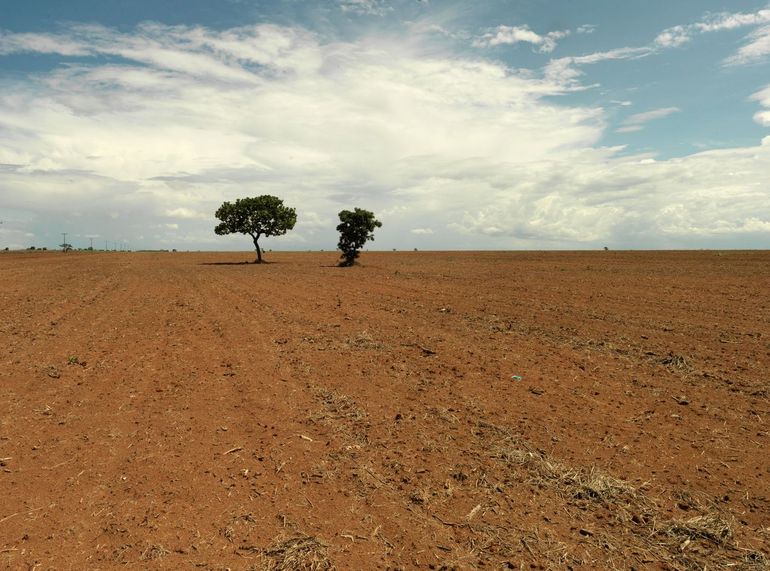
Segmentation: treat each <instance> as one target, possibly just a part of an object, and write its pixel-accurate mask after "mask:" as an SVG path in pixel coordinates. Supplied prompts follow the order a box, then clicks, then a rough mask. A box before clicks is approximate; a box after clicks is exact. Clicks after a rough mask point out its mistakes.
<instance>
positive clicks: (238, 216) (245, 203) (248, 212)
mask: <svg viewBox="0 0 770 571" xmlns="http://www.w3.org/2000/svg"><path fill="white" fill-rule="evenodd" d="M215 216H216V217H217V218H218V219H219V220H221V222H220V223H219V224H217V225H216V227H215V228H214V232H215V233H216V234H218V235H220V236H222V235H225V234H235V233H240V234H248V235H249V236H251V238H252V240H254V248H255V249H256V250H257V260H256V261H257V263H262V250H261V249H260V248H259V243H258V240H259V239H260V238H261V237H262V236H265V237H270V236H282V235H283V234H286V232H287V231H289V230H291V229H292V228H294V225H295V224H296V223H297V212H296V210H294V208H289V207H288V206H284V205H283V200H281V199H280V198H277V197H275V196H270V195H268V194H265V195H262V196H256V197H254V198H238V199H237V200H236V201H235V203H234V204H233V203H230V202H225V203H223V204H222V206H220V207H219V209H218V210H217V211H216V213H215Z"/></svg>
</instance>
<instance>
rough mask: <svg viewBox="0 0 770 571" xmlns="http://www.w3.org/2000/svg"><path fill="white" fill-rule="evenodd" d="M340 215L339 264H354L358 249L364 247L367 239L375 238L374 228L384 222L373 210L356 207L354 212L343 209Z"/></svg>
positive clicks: (338, 230) (338, 229)
mask: <svg viewBox="0 0 770 571" xmlns="http://www.w3.org/2000/svg"><path fill="white" fill-rule="evenodd" d="M339 216H340V223H339V225H338V226H337V232H339V233H340V241H339V243H338V244H337V248H339V249H340V251H341V252H342V258H341V259H340V263H339V265H340V266H342V267H347V266H352V265H353V264H355V262H356V258H358V251H359V250H360V249H361V248H363V247H364V244H365V243H366V242H367V240H374V229H375V228H380V227H382V222H380V221H379V220H377V219H376V218H375V217H374V213H373V212H369V211H368V210H364V209H362V208H356V209H354V210H353V211H352V212H351V211H350V210H343V211H342V212H340V214H339Z"/></svg>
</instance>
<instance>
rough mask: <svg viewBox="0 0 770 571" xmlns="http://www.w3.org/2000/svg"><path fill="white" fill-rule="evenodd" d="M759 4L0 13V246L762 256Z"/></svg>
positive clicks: (555, 0) (15, 7)
mask: <svg viewBox="0 0 770 571" xmlns="http://www.w3.org/2000/svg"><path fill="white" fill-rule="evenodd" d="M768 181H770V4H769V3H768V2H767V0H729V1H726V0H719V1H717V0H676V1H675V2H672V1H671V0H666V1H661V0H644V1H642V0H625V1H623V2H618V1H616V0H581V1H579V2H576V1H574V0H485V1H484V2H466V1H461V2H453V1H450V0H444V1H440V0H318V1H315V2H312V1H300V0H273V1H269V2H268V1H259V0H162V1H158V0H152V1H149V0H68V1H67V2H62V1H60V0H0V220H1V221H2V223H1V224H0V248H5V247H9V248H11V249H17V248H26V247H29V246H33V245H34V246H37V247H44V246H45V247H48V248H52V247H56V246H57V245H59V244H61V242H62V233H64V232H66V233H67V242H69V243H70V244H72V245H73V246H74V247H76V248H78V247H80V248H84V247H88V246H90V244H91V243H93V245H94V248H104V247H105V246H107V247H110V248H114V247H116V246H119V247H123V248H130V249H172V248H175V249H179V250H247V249H251V248H252V247H253V246H252V244H251V240H250V238H248V237H246V236H243V235H235V236H217V235H215V234H214V226H215V225H216V222H217V221H216V219H215V217H214V212H215V211H216V209H217V208H218V207H219V206H220V205H221V204H222V203H223V202H225V201H231V202H232V201H234V200H235V199H237V198H241V197H247V196H258V195H263V194H270V195H274V196H278V197H280V198H282V199H283V200H284V203H285V204H286V205H287V206H291V207H294V208H296V210H297V218H298V222H297V225H296V227H295V229H294V230H293V231H291V232H289V233H288V234H286V235H285V236H282V237H279V238H269V239H263V240H262V241H261V242H260V244H261V245H262V246H263V247H264V248H267V249H273V248H275V249H277V250H319V249H327V250H333V249H334V248H335V245H336V242H337V238H338V236H337V233H336V231H335V227H336V225H337V224H338V222H339V220H338V218H337V213H338V212H339V211H340V210H343V209H353V208H354V207H360V208H365V209H367V210H371V211H373V212H374V213H375V215H376V216H377V218H378V219H379V220H380V221H381V222H382V223H383V226H382V228H380V229H378V230H377V231H376V239H375V242H374V243H372V244H370V246H369V247H370V248H371V249H383V250H390V249H394V248H395V249H399V250H401V249H409V250H411V249H414V248H417V249H420V250H455V249H474V250H475V249H495V250H520V249H526V250H555V249H577V250H582V249H596V248H603V247H608V248H610V249H672V248H676V249H679V248H683V249H688V248H762V249H766V248H768V247H770V182H768Z"/></svg>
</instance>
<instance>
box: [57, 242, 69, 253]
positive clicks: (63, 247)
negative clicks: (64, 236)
mask: <svg viewBox="0 0 770 571" xmlns="http://www.w3.org/2000/svg"><path fill="white" fill-rule="evenodd" d="M59 248H61V251H62V252H69V251H70V250H72V244H67V243H66V242H65V243H64V244H59Z"/></svg>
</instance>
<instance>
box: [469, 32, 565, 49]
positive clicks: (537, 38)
mask: <svg viewBox="0 0 770 571" xmlns="http://www.w3.org/2000/svg"><path fill="white" fill-rule="evenodd" d="M569 34H570V32H569V30H561V31H554V32H548V33H547V34H545V35H542V36H541V35H540V34H537V33H535V32H533V31H532V30H531V29H530V28H529V26H498V27H497V28H495V29H494V30H491V31H489V32H487V33H485V34H484V35H483V36H481V37H480V38H477V39H475V40H474V41H473V46H474V47H477V48H489V47H494V46H500V45H513V44H518V43H527V44H532V45H533V46H535V47H536V49H537V51H538V52H540V53H550V52H552V51H553V50H554V49H556V43H557V41H558V40H561V39H562V38H566V37H567V36H568V35H569Z"/></svg>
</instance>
